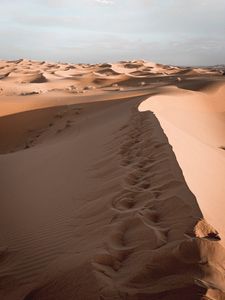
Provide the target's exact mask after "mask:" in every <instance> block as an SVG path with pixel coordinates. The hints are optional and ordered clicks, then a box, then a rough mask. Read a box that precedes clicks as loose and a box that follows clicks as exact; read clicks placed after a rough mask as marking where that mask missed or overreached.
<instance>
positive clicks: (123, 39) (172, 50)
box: [0, 0, 225, 65]
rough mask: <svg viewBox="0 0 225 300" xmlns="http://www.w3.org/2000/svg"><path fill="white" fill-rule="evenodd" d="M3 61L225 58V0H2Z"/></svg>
mask: <svg viewBox="0 0 225 300" xmlns="http://www.w3.org/2000/svg"><path fill="white" fill-rule="evenodd" d="M0 11H1V18H0V36H1V43H0V59H16V58H21V57H22V58H29V59H37V60H51V61H65V62H74V63H78V62H87V63H95V62H104V61H117V60H130V59H146V60H151V61H156V62H161V63H166V64H175V65H212V64H220V63H225V0H13V1H10V0H0Z"/></svg>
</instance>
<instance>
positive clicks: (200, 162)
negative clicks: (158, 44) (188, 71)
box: [140, 85, 225, 240]
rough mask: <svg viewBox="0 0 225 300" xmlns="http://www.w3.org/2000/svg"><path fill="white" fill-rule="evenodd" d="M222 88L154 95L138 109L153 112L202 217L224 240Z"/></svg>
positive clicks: (224, 91) (224, 104)
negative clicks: (200, 210) (171, 147)
mask: <svg viewBox="0 0 225 300" xmlns="http://www.w3.org/2000/svg"><path fill="white" fill-rule="evenodd" d="M224 97H225V85H223V86H221V87H220V88H219V90H216V91H211V92H210V91H208V92H207V93H206V94H205V93H202V92H193V91H183V90H179V89H176V88H174V92H173V93H172V95H169V96H167V95H165V96H155V97H152V98H151V99H149V100H148V101H146V102H145V103H142V104H141V106H140V110H146V109H150V110H151V111H153V112H154V113H155V114H156V116H157V118H158V119H159V120H160V123H161V125H162V127H163V129H164V130H165V133H166V135H167V136H168V138H169V141H170V143H171V144H172V146H173V149H174V151H175V153H176V156H177V159H178V162H179V164H180V166H181V168H182V170H183V173H184V176H185V178H186V180H187V183H188V185H189V187H190V188H191V190H192V192H194V194H195V195H196V197H197V199H198V203H199V204H200V206H201V208H202V210H203V213H204V215H205V216H206V218H207V220H209V221H210V223H212V224H214V225H215V226H216V228H217V229H218V230H219V232H220V235H221V237H222V240H224V238H225V222H224V218H223V211H224V203H223V202H224V195H225V184H224V183H225V181H224V178H225V152H224V150H223V147H224V145H225V102H224Z"/></svg>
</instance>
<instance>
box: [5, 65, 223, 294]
mask: <svg viewBox="0 0 225 300" xmlns="http://www.w3.org/2000/svg"><path fill="white" fill-rule="evenodd" d="M10 64H11V63H9V65H10ZM14 64H15V66H14V67H15V68H18V65H20V64H22V65H24V64H25V65H26V68H28V67H30V68H32V69H37V71H38V72H42V73H43V68H45V70H44V73H43V74H44V76H45V78H46V80H47V81H46V82H45V83H36V84H37V85H38V86H39V85H44V84H45V85H47V88H49V84H51V80H53V82H54V80H55V79H50V77H48V75H46V73H49V69H54V70H55V71H54V72H55V73H56V72H58V73H57V76H59V77H60V76H64V75H63V73H62V72H71V74H72V72H74V71H75V70H79V72H81V69H82V72H81V73H82V74H83V75H82V74H81V73H79V74H77V75H74V74H72V75H71V77H72V78H73V79H68V80H72V82H74V81H77V82H80V86H82V84H83V83H82V84H81V82H83V79H84V78H86V79H85V80H84V81H85V84H86V83H87V80H89V79H90V74H89V75H88V76H87V74H86V75H85V74H84V73H86V72H87V73H90V72H89V71H90V69H92V71H93V72H96V73H98V72H97V71H98V68H100V69H101V70H102V69H104V68H105V69H108V68H112V69H114V68H115V66H111V65H110V64H107V65H106V64H103V65H99V66H97V67H96V66H93V65H90V66H80V65H76V66H75V65H74V66H72V65H64V64H61V65H60V66H59V65H58V64H47V63H45V62H43V63H32V62H28V61H18V62H14ZM29 64H30V65H29ZM127 64H128V65H127ZM143 65H144V68H146V67H147V66H146V63H145V62H142V61H136V62H120V63H119V64H118V65H117V68H118V69H119V70H118V69H117V70H115V72H121V69H127V70H131V71H132V70H134V69H135V68H136V69H138V68H142V67H143ZM151 66H152V65H151ZM8 67H10V66H8ZM23 68H24V66H23ZM154 68H156V66H155V65H154ZM160 68H163V69H168V67H165V66H160ZM40 69H42V71H41V70H40ZM62 69H63V70H62ZM57 70H58V71H57ZM59 72H60V73H59ZM107 72H108V71H107ZM176 72H177V69H176ZM103 73H104V72H103ZM124 73H125V75H113V76H115V77H116V76H118V77H120V76H126V78H127V76H130V75H129V71H128V72H127V73H126V72H124ZM99 74H100V73H99ZM121 74H122V72H121ZM76 76H77V77H76ZM86 76H87V77H86ZM91 76H96V75H93V74H92V75H91ZM97 76H102V75H98V74H97ZM104 76H105V79H106V77H107V76H109V77H111V75H107V74H105V75H104ZM176 76H177V75H176ZM204 76H205V75H204ZM74 77H76V79H74ZM156 77H157V75H156ZM6 78H8V77H5V79H3V83H4V86H6V85H8V87H7V88H10V84H11V83H10V82H9V81H10V80H12V79H6ZM63 78H64V77H63ZM87 78H89V79H87ZM130 78H131V81H133V80H134V79H135V78H133V77H132V76H131V77H130ZM120 79H121V78H120ZM120 79H119V80H120ZM8 80H9V81H8ZM64 80H67V79H63V81H64ZM126 80H127V79H126ZM141 80H142V79H141ZM154 80H156V79H153V82H152V83H151V84H150V85H149V86H148V87H147V88H146V87H145V86H140V85H138V82H139V79H138V81H137V82H136V83H137V84H136V85H134V86H133V87H132V85H130V83H129V87H128V86H127V85H126V84H124V85H123V86H122V87H123V88H124V90H122V91H119V90H118V86H119V85H120V81H118V82H117V83H116V84H118V86H114V87H112V86H111V87H110V88H109V87H108V88H106V87H105V86H101V85H100V84H99V86H98V87H97V85H96V90H89V89H88V90H87V92H85V93H82V95H79V93H78V95H77V93H70V92H67V91H65V90H64V89H65V82H64V83H62V82H61V83H62V85H61V86H60V90H58V91H53V92H51V91H48V92H47V93H46V94H41V95H40V94H37V95H28V96H22V95H21V96H19V97H18V96H17V97H16V95H15V94H14V95H11V96H10V95H8V96H6V95H4V96H2V97H0V105H1V106H0V107H1V108H2V110H1V114H2V116H3V115H5V116H3V117H1V118H0V140H1V144H0V153H1V155H0V169H1V172H0V182H1V190H0V199H1V201H0V243H1V244H0V299H3V300H64V299H78V300H79V299H80V300H81V299H90V300H92V299H96V300H97V299H102V300H103V299H108V300H109V299H129V300H146V299H153V300H161V299H163V300H174V299H175V300H178V299H184V300H190V299H199V300H200V299H217V300H221V299H225V275H224V268H225V264H224V262H225V250H224V248H223V247H222V245H221V242H220V241H219V239H220V229H221V228H219V230H218V228H216V229H217V230H218V231H219V233H218V232H217V230H216V229H214V228H213V227H212V226H211V225H209V224H208V223H207V221H208V219H207V218H208V215H207V216H206V217H207V218H204V217H205V216H203V214H202V212H201V205H202V203H200V207H199V203H198V202H197V200H198V198H197V200H196V198H195V196H194V195H193V194H192V192H191V191H190V190H189V188H188V186H187V184H186V182H185V179H184V177H183V174H182V171H181V169H180V168H179V165H178V163H177V160H176V157H175V155H174V153H173V151H172V147H171V146H170V145H169V143H168V140H167V137H166V135H165V134H164V132H163V130H162V128H161V126H160V123H159V121H158V120H157V118H156V116H155V115H154V114H153V113H151V112H149V111H147V112H139V111H138V106H139V105H140V103H142V102H143V101H145V100H146V99H147V98H148V97H149V96H150V95H152V96H153V95H154V94H159V93H160V94H161V96H160V97H162V95H165V94H169V95H170V96H173V97H176V96H175V95H174V89H173V88H172V89H171V88H166V89H165V88H161V89H160V88H159V86H162V85H167V84H168V83H170V82H171V80H172V81H174V82H176V83H177V84H178V85H179V86H182V87H183V88H190V87H192V88H193V89H199V88H201V87H202V86H204V85H206V84H207V83H210V82H212V81H215V80H217V81H219V82H220V81H221V79H220V77H219V76H217V75H216V76H215V78H211V77H210V80H209V79H208V77H198V78H189V77H188V78H186V77H185V76H184V77H182V80H181V81H180V80H179V81H177V79H176V77H174V78H172V79H171V78H170V77H169V78H167V79H166V78H165V75H163V78H162V77H160V79H159V78H158V79H157V80H159V81H155V82H154ZM6 82H7V84H6ZM115 82H116V81H115ZM15 84H18V86H17V87H19V88H21V83H15ZM33 84H35V83H29V84H28V83H27V84H26V85H27V88H30V89H31V90H32V89H33V87H31V86H32V85H33ZM55 84H56V86H57V83H56V82H54V85H55ZM59 84H60V83H59ZM114 84H115V83H114ZM13 89H14V88H13ZM182 93H184V94H185V95H186V92H184V91H183V92H182ZM190 93H191V95H192V92H189V91H188V92H187V94H188V97H190ZM196 94H197V95H199V93H198V92H197V93H196V92H193V95H196ZM201 95H202V94H201ZM151 99H153V103H154V102H155V103H156V104H155V105H156V106H157V105H158V103H159V101H158V100H157V99H155V100H154V98H153V97H151ZM160 99H161V98H160ZM176 99H177V98H176ZM176 99H175V100H174V104H173V103H171V104H170V105H172V104H173V105H174V106H176V105H178V106H179V103H177V100H176ZM7 101H8V103H7ZM12 103H15V104H16V106H14V105H12ZM183 104H184V108H185V109H187V106H186V102H185V98H184V103H183ZM195 104H196V101H193V103H192V107H191V108H192V109H191V110H190V111H191V115H192V119H193V120H195V118H194V117H195V116H198V117H199V111H198V113H197V114H195V110H194V109H193V105H195ZM168 105H169V104H168ZM170 105H169V106H168V107H170ZM10 107H11V114H10ZM196 107H200V108H201V105H200V106H199V105H197V106H196ZM216 107H217V108H216V111H217V110H219V111H220V109H221V103H220V102H219V101H217V100H216ZM37 108H38V109H37ZM176 109H177V110H178V111H179V107H176ZM200 111H201V110H200ZM16 112H20V113H16ZM168 112H169V108H168ZM179 112H180V111H179ZM188 112H189V110H188ZM175 115H177V114H175ZM186 115H187V113H185V114H183V115H182V116H183V117H182V120H183V119H184V120H185V118H184V116H186ZM168 116H171V118H172V117H174V115H173V114H171V115H170V114H169V113H168ZM213 116H214V115H213ZM216 116H217V114H216ZM216 116H215V118H217V117H216ZM159 118H160V117H159ZM173 120H175V121H176V120H177V119H176V118H174V119H173ZM210 120H211V119H210ZM213 120H215V119H214V117H213ZM160 122H161V119H160ZM196 122H197V121H196ZM213 122H214V121H213ZM215 122H216V121H215ZM197 124H199V123H197ZM181 125H182V126H183V123H182V122H181V123H179V126H180V130H182V132H185V130H186V129H187V128H188V127H185V128H183V127H182V126H181ZM203 133H204V131H201V128H200V129H198V130H196V135H197V137H198V139H199V141H201V142H203V141H202V140H201V138H203V139H204V138H206V137H207V136H204V135H203ZM168 136H169V139H170V138H171V136H170V135H169V134H168ZM210 136H211V139H210V143H213V142H215V137H214V135H213V134H212V135H210ZM200 137H201V138H200ZM172 144H173V143H172ZM202 149H203V152H204V148H202ZM218 151H221V152H222V150H221V149H218ZM175 152H176V149H175ZM222 153H223V152H222ZM176 155H177V152H176ZM181 166H182V164H181ZM184 171H185V169H184ZM184 175H185V173H184ZM195 180H196V182H197V181H198V178H197V179H195ZM198 183H199V185H202V182H201V181H198ZM193 192H195V191H194V190H193ZM203 208H204V207H203ZM203 213H205V212H204V209H203ZM210 216H211V215H210ZM205 219H207V221H206V220H205ZM212 225H216V227H217V224H214V222H213V223H212ZM222 237H223V234H222ZM222 243H223V240H222Z"/></svg>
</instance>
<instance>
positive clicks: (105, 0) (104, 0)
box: [94, 0, 114, 5]
mask: <svg viewBox="0 0 225 300" xmlns="http://www.w3.org/2000/svg"><path fill="white" fill-rule="evenodd" d="M94 1H95V2H98V3H100V4H106V5H112V4H114V1H112V0H94Z"/></svg>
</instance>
